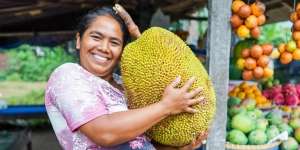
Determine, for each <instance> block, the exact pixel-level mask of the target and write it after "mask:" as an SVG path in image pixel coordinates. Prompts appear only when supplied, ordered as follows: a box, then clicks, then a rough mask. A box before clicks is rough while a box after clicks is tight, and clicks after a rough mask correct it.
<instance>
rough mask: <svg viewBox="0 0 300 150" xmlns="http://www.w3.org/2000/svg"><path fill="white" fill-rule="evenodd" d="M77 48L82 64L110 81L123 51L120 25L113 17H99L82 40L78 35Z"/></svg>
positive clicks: (86, 31)
mask: <svg viewBox="0 0 300 150" xmlns="http://www.w3.org/2000/svg"><path fill="white" fill-rule="evenodd" d="M76 48H77V49H79V50H80V64H81V65H82V66H83V67H84V68H85V69H87V70H88V71H89V72H91V73H93V74H94V75H96V76H100V77H102V78H103V79H106V80H109V79H110V78H111V75H112V72H113V69H114V67H115V66H116V65H117V63H118V61H119V59H120V56H121V53H122V49H123V32H122V30H121V27H120V24H119V23H118V22H117V21H116V20H115V19H114V18H113V17H112V16H109V15H106V16H98V17H97V18H95V19H94V20H93V21H92V23H91V24H90V26H89V27H88V28H87V29H86V30H85V32H84V34H83V35H82V37H81V38H80V36H79V34H77V41H76Z"/></svg>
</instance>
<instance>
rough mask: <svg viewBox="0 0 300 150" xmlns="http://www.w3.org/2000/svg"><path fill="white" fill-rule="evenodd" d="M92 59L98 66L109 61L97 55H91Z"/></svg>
mask: <svg viewBox="0 0 300 150" xmlns="http://www.w3.org/2000/svg"><path fill="white" fill-rule="evenodd" d="M92 57H93V58H94V60H95V61H96V62H97V63H99V64H106V63H108V61H109V58H107V57H104V56H101V55H98V54H92Z"/></svg>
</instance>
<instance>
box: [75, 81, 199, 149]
mask: <svg viewBox="0 0 300 150" xmlns="http://www.w3.org/2000/svg"><path fill="white" fill-rule="evenodd" d="M194 81H195V79H194V78H192V79H190V80H189V81H187V82H186V83H185V85H184V86H183V87H182V88H175V87H176V86H177V85H178V84H179V82H180V79H179V78H177V79H176V80H175V81H173V82H172V83H171V84H170V85H169V86H167V87H166V89H165V91H164V94H163V98H162V100H161V101H160V102H158V103H155V104H152V105H149V106H147V107H144V108H140V109H132V110H128V111H123V112H116V113H113V114H108V115H102V116H100V117H97V118H96V119H94V120H92V121H89V122H88V123H86V124H84V125H82V126H81V127H80V128H79V130H80V132H82V133H83V134H85V135H86V136H87V137H89V139H91V140H92V141H93V142H95V143H96V144H98V145H101V146H105V147H110V146H114V145H118V144H121V143H124V142H127V141H130V140H132V139H134V138H135V137H137V136H139V135H141V134H143V133H144V132H145V131H146V130H148V129H149V128H151V127H152V126H153V125H155V124H156V123H158V122H159V121H161V120H163V119H164V118H166V117H167V116H169V115H172V114H178V113H182V112H189V113H195V112H196V111H195V110H194V109H193V108H191V106H192V105H195V104H197V103H198V102H200V101H201V100H202V99H203V98H202V97H200V98H197V99H194V97H195V96H196V95H197V94H198V93H199V92H200V91H201V89H200V88H197V89H195V90H193V91H191V92H188V90H189V88H190V87H191V85H192V84H193V82H194Z"/></svg>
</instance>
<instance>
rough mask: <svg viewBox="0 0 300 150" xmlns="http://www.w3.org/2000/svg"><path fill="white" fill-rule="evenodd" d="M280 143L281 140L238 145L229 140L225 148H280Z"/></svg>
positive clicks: (265, 149)
mask: <svg viewBox="0 0 300 150" xmlns="http://www.w3.org/2000/svg"><path fill="white" fill-rule="evenodd" d="M280 144H281V142H279V141H277V142H273V143H270V144H263V145H236V144H231V143H229V142H227V143H226V145H225V148H226V149H227V150H278V146H279V145H280Z"/></svg>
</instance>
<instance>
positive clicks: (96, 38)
mask: <svg viewBox="0 0 300 150" xmlns="http://www.w3.org/2000/svg"><path fill="white" fill-rule="evenodd" d="M91 37H92V38H93V39H94V40H100V39H101V37H100V36H97V35H92V36H91Z"/></svg>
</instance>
